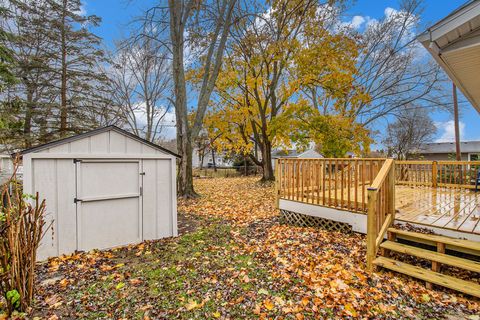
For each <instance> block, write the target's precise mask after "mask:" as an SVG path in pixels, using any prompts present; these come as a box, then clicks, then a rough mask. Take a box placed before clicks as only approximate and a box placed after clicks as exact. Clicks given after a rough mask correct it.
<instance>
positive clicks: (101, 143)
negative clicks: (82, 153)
mask: <svg viewBox="0 0 480 320" xmlns="http://www.w3.org/2000/svg"><path fill="white" fill-rule="evenodd" d="M108 140H109V134H108V132H103V133H100V134H96V135H94V136H91V137H90V152H91V153H102V154H104V153H109V151H110V146H109V141H108Z"/></svg>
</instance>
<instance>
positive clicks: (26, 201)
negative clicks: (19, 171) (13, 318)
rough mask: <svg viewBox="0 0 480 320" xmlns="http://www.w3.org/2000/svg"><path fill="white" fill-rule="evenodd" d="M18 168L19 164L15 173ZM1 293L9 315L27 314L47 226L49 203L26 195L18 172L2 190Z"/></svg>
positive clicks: (0, 219) (0, 221)
mask: <svg viewBox="0 0 480 320" xmlns="http://www.w3.org/2000/svg"><path fill="white" fill-rule="evenodd" d="M17 167H18V165H15V172H16V168H17ZM1 195H2V198H1V201H0V291H1V294H2V295H3V297H4V298H5V300H6V306H7V310H6V311H7V313H8V314H11V313H12V311H14V310H19V311H25V310H26V309H27V308H28V306H29V305H30V303H31V302H32V299H33V294H34V285H35V262H36V252H37V248H38V246H39V243H40V240H41V239H42V237H43V235H44V233H43V227H44V225H45V220H44V212H45V200H43V201H40V200H39V197H38V193H37V194H36V195H35V196H31V195H24V194H23V192H22V186H21V184H20V183H19V182H18V181H17V176H16V173H14V174H13V176H12V177H11V178H10V180H9V181H8V182H7V183H5V184H4V185H3V186H2V187H1Z"/></svg>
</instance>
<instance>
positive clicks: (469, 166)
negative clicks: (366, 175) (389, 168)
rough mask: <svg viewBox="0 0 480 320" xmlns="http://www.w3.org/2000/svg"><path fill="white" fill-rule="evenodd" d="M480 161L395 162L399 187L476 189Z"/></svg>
mask: <svg viewBox="0 0 480 320" xmlns="http://www.w3.org/2000/svg"><path fill="white" fill-rule="evenodd" d="M479 170H480V161H395V177H396V183H397V184H398V185H412V186H429V187H435V188H436V187H451V188H465V189H474V188H475V179H476V177H477V173H478V172H479Z"/></svg>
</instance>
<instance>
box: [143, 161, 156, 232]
mask: <svg viewBox="0 0 480 320" xmlns="http://www.w3.org/2000/svg"><path fill="white" fill-rule="evenodd" d="M143 172H145V175H144V176H143V238H144V240H153V239H157V234H158V228H157V226H158V217H157V214H156V212H157V202H158V199H157V194H158V191H157V183H156V177H157V160H143Z"/></svg>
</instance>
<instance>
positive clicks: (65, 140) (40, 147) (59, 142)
mask: <svg viewBox="0 0 480 320" xmlns="http://www.w3.org/2000/svg"><path fill="white" fill-rule="evenodd" d="M109 131H114V132H116V133H119V134H121V135H123V136H125V137H127V138H129V139H132V140H135V141H137V142H139V143H142V144H144V145H147V146H149V147H151V148H154V149H156V150H159V151H161V152H164V153H167V154H170V155H172V156H175V157H177V158H180V156H179V155H178V154H176V153H174V152H172V151H170V150H168V149H166V148H163V147H161V146H159V145H157V144H155V143H153V142H150V141H148V140H145V139H142V138H140V137H139V136H137V135H135V134H133V133H130V132H128V131H126V130H123V129H121V128H119V127H117V126H114V125H111V126H106V127H102V128H98V129H94V130H91V131H87V132H84V133H81V134H77V135H74V136H71V137H67V138H63V139H59V140H55V141H51V142H48V143H45V144H41V145H38V146H35V147H32V148H28V149H25V150H23V151H21V152H20V153H19V154H20V155H24V154H28V153H34V152H39V151H43V150H46V149H49V148H52V147H56V146H59V145H63V144H67V143H70V142H74V141H78V140H81V139H85V138H88V137H92V136H95V135H99V134H102V133H105V132H109Z"/></svg>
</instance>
